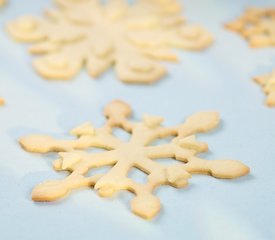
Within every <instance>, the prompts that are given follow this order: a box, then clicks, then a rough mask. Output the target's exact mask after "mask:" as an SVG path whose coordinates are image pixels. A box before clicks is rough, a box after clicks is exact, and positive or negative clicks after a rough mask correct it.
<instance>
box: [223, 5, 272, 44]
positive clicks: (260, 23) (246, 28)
mask: <svg viewBox="0 0 275 240" xmlns="http://www.w3.org/2000/svg"><path fill="white" fill-rule="evenodd" d="M225 26H226V27H227V28H228V29H230V30H232V31H235V32H237V33H239V34H241V35H242V36H243V37H244V38H245V39H246V40H247V41H248V42H249V45H250V46H251V47H255V48H257V47H274V46H275V8H263V9H262V8H248V9H247V10H246V11H245V13H244V14H243V15H242V16H240V17H239V18H237V20H235V21H233V22H230V23H228V24H226V25H225Z"/></svg>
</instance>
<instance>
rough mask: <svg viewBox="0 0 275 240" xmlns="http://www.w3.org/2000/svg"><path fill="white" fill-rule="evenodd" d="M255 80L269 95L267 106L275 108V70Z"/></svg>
mask: <svg viewBox="0 0 275 240" xmlns="http://www.w3.org/2000/svg"><path fill="white" fill-rule="evenodd" d="M254 80H255V81H256V82H257V83H258V84H260V85H261V86H262V88H263V90H264V92H265V94H266V95H267V99H266V105H267V106H270V107H275V70H273V72H272V73H270V74H265V75H262V76H259V77H255V78H254Z"/></svg>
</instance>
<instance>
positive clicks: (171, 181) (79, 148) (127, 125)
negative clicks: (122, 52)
mask: <svg viewBox="0 0 275 240" xmlns="http://www.w3.org/2000/svg"><path fill="white" fill-rule="evenodd" d="M131 112H132V110H131V107H130V106H129V105H128V104H126V103H124V102H122V101H119V100H116V101H113V102H111V103H110V104H109V105H107V106H106V107H105V110H104V114H105V117H106V123H105V124H104V125H103V127H101V128H94V127H93V125H92V124H90V123H84V124H82V125H80V126H79V127H77V128H75V129H73V130H72V131H71V134H72V135H74V136H76V139H73V140H57V139H54V138H52V137H50V136H45V135H31V136H27V137H23V138H21V139H20V144H21V145H22V147H23V148H24V149H25V150H26V151H29V152H36V153H48V152H58V154H59V159H57V160H56V161H55V162H54V168H55V169H56V170H58V171H69V172H71V174H70V175H69V176H68V177H66V178H65V179H62V180H52V181H46V182H44V183H42V184H39V185H38V186H36V187H35V188H34V189H33V191H32V199H33V200H34V201H54V200H57V199H59V198H61V197H63V196H65V195H67V194H68V193H69V192H71V191H72V190H73V189H76V188H80V187H84V186H86V187H94V188H95V189H96V190H97V191H98V194H99V195H100V196H102V197H110V196H112V195H114V194H115V193H117V192H119V191H121V190H127V191H130V192H132V193H134V194H135V195H136V196H135V197H134V198H133V199H132V201H131V209H132V211H133V212H134V213H135V214H137V215H138V216H140V217H143V218H146V219H150V218H153V217H154V216H155V215H156V214H157V213H158V212H159V210H160V207H161V204H160V200H159V198H158V197H156V196H155V195H154V191H155V190H156V188H157V187H159V186H161V185H171V186H173V187H176V188H183V187H185V186H186V185H187V184H188V179H189V178H190V177H191V174H208V175H211V176H214V177H216V178H225V179H231V178H237V177H240V176H243V175H246V174H248V172H249V168H248V167H247V166H245V165H244V164H242V163H241V162H239V161H236V160H213V161H207V160H204V159H202V158H199V157H197V156H196V155H197V154H199V153H201V152H206V151H207V150H208V146H207V144H206V143H204V142H199V141H197V140H196V137H195V134H196V133H204V132H207V131H209V130H211V129H213V128H216V127H217V126H218V124H219V116H218V114H217V113H216V112H199V113H196V114H194V115H192V116H190V117H189V118H187V119H186V121H185V122H184V123H182V124H179V125H177V126H174V127H164V126H162V124H161V123H162V122H163V118H162V117H159V116H152V115H147V114H146V115H144V116H143V119H142V121H140V122H133V121H131V120H129V119H128V118H129V117H130V115H131ZM115 128H121V129H122V130H124V131H126V132H128V133H130V134H131V138H130V140H129V141H123V140H121V139H119V138H118V137H116V136H114V135H113V130H114V129H115ZM167 137H168V138H169V140H168V142H167V143H164V144H159V145H156V144H154V142H155V141H156V140H157V139H165V138H167ZM89 148H101V149H104V150H105V151H103V152H95V153H91V152H88V151H86V150H88V149H89ZM162 158H173V159H175V160H177V161H178V162H177V163H172V164H170V165H164V164H161V163H160V162H157V161H156V159H162ZM103 166H110V167H111V169H110V170H109V171H108V172H107V173H105V174H91V173H90V174H89V176H87V174H88V172H89V171H90V170H92V169H94V168H100V167H103ZM132 169H138V170H140V171H143V172H144V173H146V174H147V175H148V176H147V182H146V183H138V182H136V181H134V180H133V179H132V178H131V177H130V176H129V172H130V171H131V170H132Z"/></svg>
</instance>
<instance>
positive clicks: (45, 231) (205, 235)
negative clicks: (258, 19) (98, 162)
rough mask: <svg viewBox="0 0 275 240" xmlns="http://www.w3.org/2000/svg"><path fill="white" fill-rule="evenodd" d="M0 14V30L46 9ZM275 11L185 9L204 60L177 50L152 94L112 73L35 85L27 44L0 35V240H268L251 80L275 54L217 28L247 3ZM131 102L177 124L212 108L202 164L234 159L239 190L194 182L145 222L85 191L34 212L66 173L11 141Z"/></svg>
mask: <svg viewBox="0 0 275 240" xmlns="http://www.w3.org/2000/svg"><path fill="white" fill-rule="evenodd" d="M10 2H11V3H10V5H9V6H7V7H6V8H5V9H3V10H1V12H0V23H1V28H2V27H4V24H5V23H6V22H7V21H9V20H11V19H14V18H15V17H17V16H21V15H24V14H26V13H32V14H40V13H41V12H42V10H43V9H44V8H45V7H46V6H49V5H50V2H49V1H48V0H43V1H42V0H41V1H35V0H28V1H26V0H25V1H19V0H18V1H16V0H14V1H12V0H10ZM248 4H249V5H254V6H257V5H266V6H271V5H273V6H275V1H267V0H265V1H263V0H262V1H255V0H254V1H249V0H242V1H227V0H220V1H215V0H204V1H201V0H186V1H184V13H185V15H186V16H187V19H188V20H189V21H190V22H195V23H200V24H203V25H204V26H205V27H207V28H208V29H209V31H211V32H212V33H213V35H214V37H215V44H214V45H213V46H212V47H211V48H210V49H209V50H207V51H205V52H204V53H190V52H186V51H179V56H180V58H181V61H180V63H179V64H166V65H167V67H168V69H169V75H168V76H167V77H166V78H165V79H163V80H162V81H160V82H159V83H158V84H156V85H152V86H133V85H124V84H122V83H120V82H119V81H118V80H117V79H116V77H115V75H114V73H113V71H112V70H111V71H109V72H107V73H106V74H104V75H103V76H102V77H100V78H99V79H97V80H93V79H91V78H90V77H88V76H87V73H86V72H85V71H83V72H82V73H81V74H80V75H79V76H78V77H77V78H76V79H74V80H73V81H68V82H51V81H46V80H43V79H42V78H40V77H39V76H38V75H36V74H35V72H34V71H33V69H32V67H31V60H32V57H31V56H29V54H28V53H27V49H26V46H25V45H24V44H17V43H15V42H14V41H12V40H11V39H10V38H9V37H8V36H7V34H6V33H5V32H4V31H0V96H2V97H4V98H5V99H6V101H7V105H6V106H5V107H4V108H0V153H1V155H0V239H1V240H15V239H16V240H17V239H21V240H34V239H35V240H38V239H39V240H49V239H51V240H56V239H68V240H71V239H132V240H137V239H163V240H164V239H165V240H167V239H175V240H177V239H181V240H182V239H188V240H190V239H195V240H197V239H206V240H216V239H217V240H220V239H225V240H227V239H228V240H239V239H240V240H246V239H248V240H271V239H275V228H274V226H275V220H274V218H275V186H274V185H275V184H274V182H275V180H274V179H275V178H274V177H275V174H274V172H275V125H274V123H275V108H274V109H270V108H267V107H266V106H265V105H264V103H263V102H264V99H265V96H264V94H263V92H262V90H261V88H260V87H259V86H257V85H256V84H255V83H254V82H253V81H252V80H251V78H252V76H257V75H259V74H264V73H267V72H269V71H271V70H272V68H274V65H275V50H274V49H255V50H254V49H250V48H249V47H248V46H247V43H246V42H245V41H244V40H243V39H242V38H241V37H240V36H238V35H237V34H234V33H232V32H228V31H226V30H225V29H224V28H223V24H224V23H225V22H227V21H229V20H232V19H234V18H235V17H237V16H238V15H239V14H241V13H242V11H243V9H244V7H245V6H247V5H248ZM114 98H115V99H116V98H120V99H123V100H126V101H127V102H128V103H130V104H131V105H132V107H133V109H134V112H135V117H136V118H137V119H138V118H139V117H141V114H142V113H150V114H156V115H160V116H164V117H165V118H166V124H167V125H172V124H178V123H180V122H181V121H183V119H184V118H185V117H186V116H188V115H190V114H191V113H194V112H196V111H200V110H216V111H219V112H220V114H221V117H222V120H223V121H222V124H221V127H220V128H219V129H217V130H215V131H214V132H212V133H210V134H205V135H201V136H199V139H200V140H202V141H206V142H208V143H209V146H210V149H211V151H210V152H209V153H208V154H205V155H204V157H206V158H208V159H219V158H232V159H239V160H241V161H242V162H244V163H245V164H247V165H248V166H249V167H250V168H251V174H250V175H249V176H247V177H243V178H241V179H238V180H231V181H226V180H217V179H214V178H211V177H208V176H198V175H196V176H193V178H192V179H191V180H190V186H189V187H188V188H186V189H182V190H177V189H174V188H171V187H162V188H161V189H159V190H158V191H157V195H158V196H159V197H160V198H161V201H162V205H163V208H162V211H161V214H160V215H159V216H158V217H156V218H155V219H154V220H153V221H144V220H143V219H140V218H138V217H136V216H135V215H133V214H132V213H131V212H130V211H129V204H128V202H129V200H130V199H131V195H130V194H128V193H122V194H119V196H118V197H117V198H114V199H101V198H100V197H98V196H97V195H96V193H95V192H94V191H93V190H91V189H84V190H83V189H81V190H79V191H74V192H73V193H72V194H71V195H70V196H69V197H68V198H66V199H64V200H61V201H58V202H55V203H34V202H32V200H31V198H30V192H31V189H32V188H33V187H34V186H35V185H36V184H38V183H40V182H42V181H44V180H46V179H52V178H62V177H63V176H64V175H65V173H64V174H63V173H56V172H55V171H54V170H53V169H52V165H51V163H52V160H54V159H55V158H56V155H54V154H49V155H47V156H41V155H39V154H30V153H27V152H25V151H23V150H22V149H21V148H20V146H19V145H18V142H17V140H18V138H19V137H21V136H23V135H26V134H32V133H45V134H50V135H54V136H58V137H66V136H67V135H66V133H67V132H68V130H69V129H71V128H72V127H74V126H77V125H78V124H80V123H82V122H86V121H87V120H90V121H92V122H93V123H94V125H96V126H100V124H102V123H103V121H104V119H103V116H102V109H103V107H104V105H105V104H106V103H108V102H109V101H111V100H112V99H114Z"/></svg>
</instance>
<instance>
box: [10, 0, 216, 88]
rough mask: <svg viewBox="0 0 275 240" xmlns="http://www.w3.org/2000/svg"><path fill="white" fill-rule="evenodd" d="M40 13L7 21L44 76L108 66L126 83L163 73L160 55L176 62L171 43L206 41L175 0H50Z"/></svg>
mask: <svg viewBox="0 0 275 240" xmlns="http://www.w3.org/2000/svg"><path fill="white" fill-rule="evenodd" d="M55 3H56V4H57V9H56V10H51V11H47V12H46V16H45V17H44V18H38V17H32V16H25V17H20V18H18V19H16V20H14V21H12V22H10V23H9V24H8V25H7V30H8V32H9V33H10V35H11V36H12V37H14V38H15V39H16V40H18V41H21V42H30V43H33V45H32V47H31V48H30V52H31V53H32V54H39V55H42V56H39V57H38V58H36V59H35V60H34V62H33V66H34V68H35V69H36V71H37V72H38V73H39V74H40V75H42V76H43V77H44V78H47V79H64V80H66V79H71V78H73V77H74V76H76V75H77V74H78V73H79V72H80V71H81V69H82V67H83V65H85V67H86V69H87V71H88V72H89V74H90V75H91V76H92V77H97V76H99V75H101V74H102V73H103V72H105V71H107V69H108V68H110V67H111V66H114V69H115V72H116V74H117V76H118V78H119V79H120V80H121V81H123V82H126V83H153V82H155V81H157V80H159V79H160V78H161V77H163V76H164V75H165V73H166V70H165V68H164V67H163V66H162V65H161V64H160V63H159V61H161V60H167V61H176V60H177V57H176V55H175V54H174V53H173V52H171V50H170V49H171V48H181V49H186V50H202V49H205V48H207V47H208V46H209V45H210V44H211V43H212V37H211V35H210V34H209V33H208V32H207V31H206V30H204V29H203V28H202V27H200V26H195V25H189V24H187V23H185V21H184V19H183V17H182V16H181V15H180V13H181V7H180V5H179V4H178V3H177V1H176V0H138V1H136V3H135V4H132V5H129V4H128V3H127V1H126V0H109V1H107V3H106V4H104V5H103V4H102V1H97V0H81V1H75V0H55Z"/></svg>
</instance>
